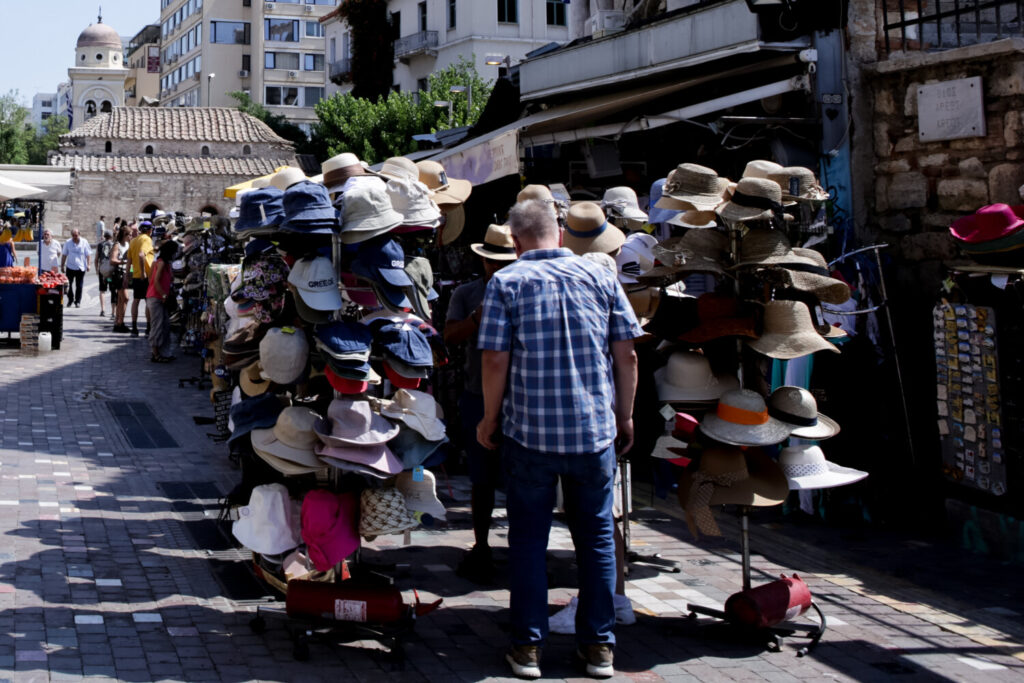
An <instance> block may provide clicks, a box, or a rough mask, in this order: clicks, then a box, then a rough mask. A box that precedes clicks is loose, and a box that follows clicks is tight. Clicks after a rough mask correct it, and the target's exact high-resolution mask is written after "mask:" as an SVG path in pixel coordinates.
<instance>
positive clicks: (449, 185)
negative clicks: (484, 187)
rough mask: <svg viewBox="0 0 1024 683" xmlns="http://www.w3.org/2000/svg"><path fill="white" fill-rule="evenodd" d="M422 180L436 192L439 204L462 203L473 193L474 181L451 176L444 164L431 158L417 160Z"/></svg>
mask: <svg viewBox="0 0 1024 683" xmlns="http://www.w3.org/2000/svg"><path fill="white" fill-rule="evenodd" d="M416 167H417V168H418V169H419V179H420V182H421V183H423V184H424V185H426V186H427V187H429V188H430V189H431V190H433V192H434V202H435V203H436V204H437V205H438V206H447V205H451V204H462V203H464V202H465V201H466V200H467V199H469V195H471V194H473V183H471V182H470V181H468V180H462V179H459V178H449V177H448V173H447V172H445V170H444V166H442V165H441V164H439V163H438V162H436V161H431V160H429V159H427V160H424V161H418V162H416Z"/></svg>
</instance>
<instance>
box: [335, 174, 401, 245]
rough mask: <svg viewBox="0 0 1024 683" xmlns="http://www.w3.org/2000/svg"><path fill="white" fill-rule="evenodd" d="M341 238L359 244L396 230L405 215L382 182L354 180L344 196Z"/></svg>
mask: <svg viewBox="0 0 1024 683" xmlns="http://www.w3.org/2000/svg"><path fill="white" fill-rule="evenodd" d="M341 205H342V212H341V214H342V215H341V241H342V242H344V243H345V244H356V243H358V242H365V241H366V240H368V239H371V238H373V237H376V236H378V235H383V234H384V233H386V232H388V231H390V230H394V229H395V228H397V227H398V226H399V225H401V224H402V221H403V220H405V218H404V217H403V216H402V214H400V213H398V212H397V211H395V210H394V208H392V206H391V199H389V198H388V190H387V187H386V186H385V185H384V184H382V183H365V182H360V183H354V184H352V185H351V186H350V187H348V188H347V189H346V190H345V193H344V194H343V195H342V200H341Z"/></svg>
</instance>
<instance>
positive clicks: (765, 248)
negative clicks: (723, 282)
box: [734, 228, 818, 268]
mask: <svg viewBox="0 0 1024 683" xmlns="http://www.w3.org/2000/svg"><path fill="white" fill-rule="evenodd" d="M787 264H793V265H802V266H817V265H818V262H817V261H816V260H814V259H813V258H808V257H806V256H799V255H797V254H796V253H794V251H793V248H792V247H791V246H790V244H789V238H788V237H786V234H785V233H784V232H782V231H781V230H770V229H767V228H755V229H753V230H749V231H748V232H747V234H746V235H745V236H744V237H743V241H742V242H741V243H740V259H739V261H738V262H737V263H736V265H735V266H734V267H735V268H746V267H753V266H785V265H787Z"/></svg>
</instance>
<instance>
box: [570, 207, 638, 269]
mask: <svg viewBox="0 0 1024 683" xmlns="http://www.w3.org/2000/svg"><path fill="white" fill-rule="evenodd" d="M625 242H626V236H625V235H624V234H623V233H622V231H621V230H619V229H618V228H616V227H615V226H614V225H612V224H611V223H609V222H608V219H607V218H605V215H604V211H602V210H601V207H600V206H598V205H597V204H595V203H594V202H580V203H579V204H574V205H573V206H570V207H569V215H568V217H567V218H566V228H565V233H564V235H563V236H562V244H563V246H564V247H565V248H566V249H569V250H570V251H572V253H574V254H576V255H577V256H582V255H583V254H586V253H587V252H591V251H597V252H600V253H602V254H611V253H612V252H613V251H616V250H617V249H619V248H620V247H622V245H623V244H625Z"/></svg>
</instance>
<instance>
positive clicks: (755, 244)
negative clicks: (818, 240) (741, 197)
mask: <svg viewBox="0 0 1024 683" xmlns="http://www.w3.org/2000/svg"><path fill="white" fill-rule="evenodd" d="M741 248H742V258H741V260H740V262H739V263H737V264H736V266H735V267H736V268H759V267H771V268H778V269H779V270H778V274H779V276H780V278H781V281H782V283H784V284H785V285H786V286H788V287H792V288H793V289H797V290H800V291H802V292H809V293H811V294H814V295H815V296H816V297H818V299H819V300H820V301H824V302H825V303H830V304H841V303H845V302H846V301H848V300H849V299H850V287H849V285H847V284H846V283H845V282H843V281H842V280H837V279H836V278H834V277H832V276H831V274H830V271H829V269H828V263H826V261H825V257H824V256H822V255H821V254H820V253H819V252H817V251H815V250H814V249H802V248H792V247H790V245H789V239H788V238H787V237H786V235H785V234H784V233H783V232H781V231H779V230H767V229H761V228H756V229H754V230H750V231H749V232H748V233H747V234H746V236H745V237H744V238H743V242H742V246H741Z"/></svg>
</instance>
